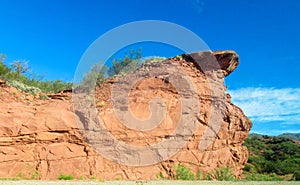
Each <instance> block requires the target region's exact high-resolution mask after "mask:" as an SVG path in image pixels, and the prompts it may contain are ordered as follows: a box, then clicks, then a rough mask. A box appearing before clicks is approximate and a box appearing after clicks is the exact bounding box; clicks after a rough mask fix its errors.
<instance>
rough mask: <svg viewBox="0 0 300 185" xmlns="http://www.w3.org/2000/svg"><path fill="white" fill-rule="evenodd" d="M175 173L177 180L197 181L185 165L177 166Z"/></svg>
mask: <svg viewBox="0 0 300 185" xmlns="http://www.w3.org/2000/svg"><path fill="white" fill-rule="evenodd" d="M175 171H176V180H195V175H194V173H193V172H192V171H191V170H189V169H188V168H187V167H186V166H185V165H183V164H179V165H178V166H176V167H175Z"/></svg>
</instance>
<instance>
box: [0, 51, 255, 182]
mask: <svg viewBox="0 0 300 185" xmlns="http://www.w3.org/2000/svg"><path fill="white" fill-rule="evenodd" d="M210 57H215V58H216V59H217V60H218V61H217V62H218V64H219V66H220V68H219V69H213V70H212V71H206V70H203V69H200V66H199V62H201V61H202V62H203V65H204V64H205V65H210V64H209V63H205V61H206V62H207V61H208V62H209V60H207V59H208V58H210ZM195 60H197V61H195ZM166 63H172V64H174V65H176V66H179V67H180V68H181V69H182V70H183V71H184V72H185V73H186V74H187V75H188V76H189V77H190V79H191V81H192V82H193V84H194V85H195V90H196V92H197V98H198V101H199V105H200V112H199V113H198V114H197V119H196V120H197V121H196V126H197V127H196V129H195V130H194V131H193V132H194V133H193V135H192V136H191V137H189V138H188V143H187V144H186V145H185V146H184V147H183V148H182V149H180V151H179V152H178V153H177V154H175V155H174V156H172V157H170V158H169V159H167V160H165V161H163V162H160V163H158V164H154V165H148V166H126V165H122V164H118V163H115V162H113V161H110V160H108V159H106V158H105V157H103V156H101V155H100V154H99V153H97V151H96V150H95V148H94V147H92V146H91V145H90V144H88V143H87V142H86V141H87V139H86V138H84V137H83V136H84V132H80V129H79V128H81V126H80V124H79V126H78V124H77V122H76V119H87V118H88V116H87V114H84V113H86V112H84V110H82V112H80V109H77V111H78V112H77V113H76V114H74V112H73V104H72V100H71V94H66V93H65V94H60V95H50V99H46V100H40V99H37V98H34V97H32V96H30V95H26V94H23V93H21V92H18V91H17V90H16V89H14V88H12V87H8V86H6V85H4V84H3V83H2V84H1V87H0V88H1V89H0V90H1V91H0V94H1V95H0V177H15V176H17V175H22V176H23V177H27V178H39V179H57V177H58V176H59V175H60V174H72V175H73V176H74V177H75V178H80V177H81V176H84V177H85V178H91V177H92V176H94V177H97V178H100V179H107V180H113V179H132V180H138V179H155V178H156V176H157V174H158V173H159V172H161V173H162V174H163V175H164V176H165V177H170V178H172V177H174V176H175V170H174V166H176V165H178V164H185V165H186V166H188V167H190V168H191V170H193V171H194V172H195V173H196V172H197V171H198V170H200V171H201V172H202V174H205V173H207V172H213V171H214V170H215V169H216V168H219V167H227V166H228V167H230V168H231V169H232V171H233V172H234V174H235V175H236V176H237V177H240V176H241V173H242V168H243V165H244V164H245V162H246V161H247V158H248V151H247V149H246V147H244V146H242V144H243V143H244V140H245V139H246V137H247V136H248V132H249V130H250V128H251V126H252V124H251V121H250V120H249V119H248V118H247V117H246V116H245V115H244V114H243V112H242V110H241V109H240V108H238V107H237V106H235V105H233V104H232V103H231V102H230V95H226V94H225V91H226V87H225V86H224V84H223V78H224V77H225V76H227V75H229V74H230V73H231V72H232V71H233V70H234V69H235V68H236V67H237V65H238V63H239V60H238V56H237V54H236V53H235V52H233V51H217V52H213V53H211V52H202V53H194V54H190V55H183V57H182V58H181V57H176V58H171V59H168V60H166V61H164V62H160V63H153V64H151V63H150V64H147V65H144V66H143V68H142V69H141V70H142V71H147V72H148V74H151V73H152V72H151V71H157V70H158V69H159V68H160V69H162V68H163V66H164V65H166ZM204 68H205V67H204ZM204 73H205V74H206V75H205V74H204ZM167 79H168V75H167V74H162V76H158V77H151V75H150V76H148V77H146V78H144V79H143V80H141V81H139V83H136V84H135V85H134V86H133V87H132V89H131V91H130V94H129V108H130V110H131V111H132V113H133V114H134V115H135V116H136V117H138V118H139V119H141V120H145V119H147V118H148V117H149V116H151V112H150V109H149V103H150V101H151V100H152V99H153V97H160V98H161V99H162V100H163V101H164V103H165V108H166V116H165V119H164V120H163V121H162V123H161V124H160V125H159V126H158V127H157V128H155V129H153V130H149V131H136V130H133V129H129V128H128V127H126V126H124V125H123V124H121V123H120V121H119V120H118V118H117V117H116V115H115V114H114V109H113V107H112V101H111V99H110V95H111V91H112V84H113V83H114V82H115V80H114V79H110V80H107V81H106V82H104V83H103V84H101V85H100V86H99V87H97V88H96V95H95V96H96V105H97V109H98V111H99V112H98V113H97V114H98V116H99V119H100V120H101V122H102V123H103V125H105V127H106V128H107V130H108V131H109V132H110V133H111V134H112V135H113V136H114V137H115V138H116V139H117V140H120V141H122V142H124V143H127V144H131V145H138V146H145V145H151V144H155V143H158V142H162V141H163V140H165V139H167V138H169V137H170V135H172V133H173V131H174V129H175V128H176V126H177V124H178V121H179V120H180V115H181V101H180V95H179V94H178V92H177V91H176V88H174V86H172V84H171V83H169V82H168V80H167ZM208 79H210V80H211V83H212V84H211V85H209V84H208ZM220 83H221V84H220ZM211 88H216V89H217V93H221V94H219V96H218V97H217V96H214V94H212V93H211V92H212V91H211ZM222 93H223V94H222ZM51 97H52V98H51ZM218 98H221V99H222V98H224V101H223V103H224V104H222V103H216V102H219V99H218ZM212 106H220V108H222V109H223V111H222V112H221V113H220V115H222V117H221V118H222V119H221V125H220V128H217V130H214V129H216V128H215V127H214V126H211V125H209V124H208V123H209V119H211V118H213V117H214V112H213V111H212V108H211V107H212ZM81 113H83V114H81ZM80 115H81V117H80ZM220 115H219V116H220ZM88 127H89V126H88ZM206 129H211V130H212V131H213V132H216V133H215V134H216V135H215V136H214V138H206V139H207V140H211V143H210V144H209V145H208V146H207V147H206V148H205V150H204V151H200V150H199V148H198V147H199V142H202V141H203V136H204V134H205V131H206ZM108 142H109V141H108ZM128 155H131V154H130V152H129V153H128Z"/></svg>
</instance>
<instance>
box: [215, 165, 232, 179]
mask: <svg viewBox="0 0 300 185" xmlns="http://www.w3.org/2000/svg"><path fill="white" fill-rule="evenodd" d="M214 175H215V178H216V180H218V181H234V180H235V176H234V175H233V173H232V171H231V169H230V168H229V167H226V168H219V169H216V171H215V174H214Z"/></svg>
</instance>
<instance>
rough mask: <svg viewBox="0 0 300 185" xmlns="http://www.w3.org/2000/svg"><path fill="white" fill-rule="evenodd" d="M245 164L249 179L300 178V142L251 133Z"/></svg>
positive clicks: (247, 144)
mask: <svg viewBox="0 0 300 185" xmlns="http://www.w3.org/2000/svg"><path fill="white" fill-rule="evenodd" d="M245 146H247V147H248V150H249V152H250V156H249V159H248V163H247V164H246V165H245V168H244V171H245V176H246V178H247V179H248V180H300V145H299V142H297V141H294V140H292V139H289V138H285V137H282V136H277V137H271V136H261V135H251V137H249V138H248V139H247V140H246V141H245Z"/></svg>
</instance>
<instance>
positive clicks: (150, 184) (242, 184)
mask: <svg viewBox="0 0 300 185" xmlns="http://www.w3.org/2000/svg"><path fill="white" fill-rule="evenodd" d="M2 184H5V185H52V184H53V185H54V184H55V185H57V184H62V185H79V184H80V185H81V184H83V185H85V184H86V185H88V184H100V185H169V184H170V185H171V184H172V185H173V184H175V185H196V184H208V185H286V184H287V185H299V184H300V182H297V181H294V182H287V181H281V182H278V181H275V182H266V181H237V182H230V181H104V182H95V181H5V180H3V181H0V185H2Z"/></svg>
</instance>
